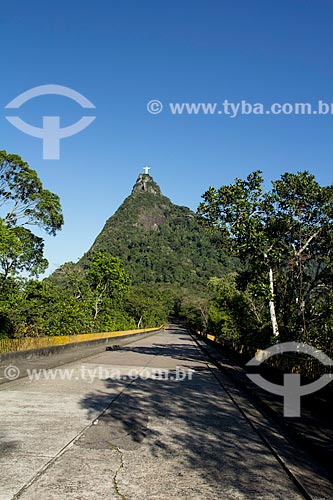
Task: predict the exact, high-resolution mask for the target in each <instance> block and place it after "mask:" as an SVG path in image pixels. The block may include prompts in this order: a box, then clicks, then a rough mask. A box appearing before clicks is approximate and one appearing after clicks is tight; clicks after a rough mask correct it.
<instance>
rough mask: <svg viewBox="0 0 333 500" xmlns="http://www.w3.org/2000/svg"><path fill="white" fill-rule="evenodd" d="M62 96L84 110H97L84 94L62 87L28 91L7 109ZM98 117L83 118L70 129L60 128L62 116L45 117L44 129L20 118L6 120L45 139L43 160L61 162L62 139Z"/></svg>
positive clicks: (83, 127)
mask: <svg viewBox="0 0 333 500" xmlns="http://www.w3.org/2000/svg"><path fill="white" fill-rule="evenodd" d="M50 94H53V95H62V96H64V97H68V98H69V99H72V100H73V101H76V102H77V103H78V104H80V106H81V107H82V108H85V109H86V108H90V109H91V108H95V106H94V105H93V104H92V102H90V101H89V100H88V99H87V98H86V97H84V96H83V95H82V94H79V93H78V92H76V91H75V90H73V89H70V88H68V87H63V86H62V85H41V86H39V87H34V88H33V89H30V90H27V91H26V92H23V94H20V95H19V96H17V97H16V98H15V99H13V100H12V101H11V102H10V103H9V104H7V106H5V108H6V109H18V108H20V107H21V106H22V104H24V103H26V102H27V101H30V99H32V98H33V97H39V96H42V95H50ZM95 118H96V116H83V117H82V118H81V119H80V120H79V121H77V122H76V123H74V124H73V125H70V126H68V127H64V128H61V127H60V116H43V127H42V128H39V127H34V126H33V125H30V124H29V123H26V122H25V121H23V120H22V119H21V118H19V117H18V116H6V119H7V120H8V121H9V122H10V123H11V124H12V125H14V127H16V128H18V129H19V130H21V131H22V132H24V133H25V134H28V135H31V136H32V137H39V138H40V139H43V159H44V160H59V158H60V139H63V138H64V137H70V136H71V135H75V134H78V133H79V132H81V130H83V129H85V128H86V127H88V126H89V125H90V124H91V123H92V122H93V121H94V120H95Z"/></svg>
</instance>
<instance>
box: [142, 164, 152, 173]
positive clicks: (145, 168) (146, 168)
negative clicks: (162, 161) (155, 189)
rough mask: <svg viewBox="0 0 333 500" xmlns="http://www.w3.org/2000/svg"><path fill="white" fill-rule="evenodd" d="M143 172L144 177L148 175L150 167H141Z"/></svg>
mask: <svg viewBox="0 0 333 500" xmlns="http://www.w3.org/2000/svg"><path fill="white" fill-rule="evenodd" d="M143 170H144V171H145V174H146V175H149V170H150V167H148V165H146V166H145V167H143Z"/></svg>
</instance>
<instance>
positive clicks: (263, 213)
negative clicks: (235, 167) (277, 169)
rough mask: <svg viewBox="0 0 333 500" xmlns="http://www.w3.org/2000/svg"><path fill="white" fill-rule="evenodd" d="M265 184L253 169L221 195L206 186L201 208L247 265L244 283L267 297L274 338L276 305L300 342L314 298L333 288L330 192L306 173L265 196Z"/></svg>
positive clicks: (278, 184) (289, 178)
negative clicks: (281, 307)
mask: <svg viewBox="0 0 333 500" xmlns="http://www.w3.org/2000/svg"><path fill="white" fill-rule="evenodd" d="M262 183H263V178H262V176H261V172H260V171H256V172H253V173H251V174H250V175H249V176H248V177H247V179H246V180H241V179H236V180H235V182H234V183H232V184H230V185H229V186H222V187H221V188H220V189H218V190H216V189H214V188H213V187H211V188H209V190H208V191H207V192H206V193H204V195H203V199H204V202H203V203H201V204H200V206H199V209H198V211H199V215H200V216H201V217H202V220H203V221H204V222H205V223H206V224H208V226H210V227H213V228H215V229H216V230H218V231H219V232H222V234H223V235H224V237H225V239H226V241H227V242H228V243H229V247H230V248H231V249H232V251H233V252H234V253H235V254H237V255H238V256H239V257H240V258H241V259H242V260H243V262H244V263H246V264H247V269H246V273H243V280H245V286H246V285H247V284H248V283H250V284H251V286H252V290H255V293H256V294H257V295H261V296H265V297H266V299H267V300H268V303H269V310H270V318H271V323H272V331H273V334H274V336H278V335H279V326H278V319H277V311H276V305H277V303H278V304H279V305H280V306H282V304H283V307H284V309H285V312H284V318H285V321H284V326H286V324H287V320H286V319H287V318H288V316H289V317H290V315H291V317H292V318H293V326H289V327H288V328H287V329H286V328H285V333H286V334H287V336H289V337H290V336H294V337H295V336H296V337H298V338H299V337H301V336H302V335H303V336H304V334H306V332H307V330H308V329H309V327H310V325H311V323H312V322H313V321H314V320H315V316H316V308H315V304H316V302H317V301H318V298H319V297H320V296H322V294H323V293H325V292H327V291H328V289H329V288H330V287H331V286H332V285H330V283H332V250H331V248H332V242H333V233H332V221H333V211H332V207H333V187H332V186H328V187H321V186H319V184H318V183H317V182H316V181H315V178H314V176H313V175H311V174H309V173H308V172H298V173H296V174H289V173H286V174H284V175H282V176H281V179H280V180H278V181H275V182H273V188H272V190H271V191H269V192H267V193H263V189H262ZM330 280H331V281H330ZM310 302H311V305H310ZM294 310H297V313H296V315H295V314H294V313H293V311H294ZM286 311H288V313H290V314H288V313H287V316H286V315H285V314H286ZM279 318H280V320H282V319H283V313H282V312H281V311H280V312H279ZM288 329H289V331H286V330H288ZM291 330H294V331H291Z"/></svg>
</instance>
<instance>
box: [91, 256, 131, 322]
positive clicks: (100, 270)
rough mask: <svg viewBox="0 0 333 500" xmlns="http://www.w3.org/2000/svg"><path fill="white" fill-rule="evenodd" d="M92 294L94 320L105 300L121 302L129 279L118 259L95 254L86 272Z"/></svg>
mask: <svg viewBox="0 0 333 500" xmlns="http://www.w3.org/2000/svg"><path fill="white" fill-rule="evenodd" d="M87 280H88V282H89V284H90V287H91V291H92V294H93V307H94V320H96V318H97V316H98V314H99V312H100V311H101V307H102V304H103V302H105V300H106V299H118V300H121V299H122V298H123V297H124V296H125V295H126V294H127V293H128V291H129V285H130V279H129V276H128V274H127V273H126V271H125V269H124V265H123V263H122V261H121V259H120V258H119V257H113V256H111V255H107V254H104V253H102V252H96V253H95V254H93V258H92V262H91V263H90V266H89V269H88V271H87Z"/></svg>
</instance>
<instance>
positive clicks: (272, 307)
mask: <svg viewBox="0 0 333 500" xmlns="http://www.w3.org/2000/svg"><path fill="white" fill-rule="evenodd" d="M269 289H270V292H271V298H270V300H269V312H270V315H271V322H272V328H273V335H274V336H275V337H278V336H279V325H278V322H277V319H276V313H275V303H274V278H273V269H272V268H271V267H270V268H269Z"/></svg>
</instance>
